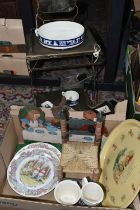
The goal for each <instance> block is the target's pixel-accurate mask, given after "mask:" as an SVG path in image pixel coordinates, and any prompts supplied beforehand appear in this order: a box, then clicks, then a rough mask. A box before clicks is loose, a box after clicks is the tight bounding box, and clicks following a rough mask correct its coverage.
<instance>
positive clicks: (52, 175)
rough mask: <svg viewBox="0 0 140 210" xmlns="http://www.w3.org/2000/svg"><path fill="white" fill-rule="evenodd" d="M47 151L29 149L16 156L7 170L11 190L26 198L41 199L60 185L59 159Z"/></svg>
mask: <svg viewBox="0 0 140 210" xmlns="http://www.w3.org/2000/svg"><path fill="white" fill-rule="evenodd" d="M51 154H52V153H50V155H49V154H47V153H46V150H45V149H38V148H37V149H27V150H24V151H22V152H20V153H19V154H16V155H15V156H14V158H13V159H12V161H11V162H10V164H9V166H8V170H7V180H8V182H9V185H10V186H11V188H12V189H13V190H14V191H15V192H16V193H18V194H20V195H22V196H25V197H40V196H42V195H45V194H47V193H49V192H50V191H51V190H53V189H54V187H55V186H56V184H57V183H58V175H57V168H58V165H59V159H58V157H56V156H53V157H52V155H51Z"/></svg>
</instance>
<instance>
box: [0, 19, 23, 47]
mask: <svg viewBox="0 0 140 210" xmlns="http://www.w3.org/2000/svg"><path fill="white" fill-rule="evenodd" d="M0 41H8V42H11V43H12V44H13V45H14V44H25V38H24V31H23V26H22V20H21V19H5V18H0Z"/></svg>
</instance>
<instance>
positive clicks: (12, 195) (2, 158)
mask: <svg viewBox="0 0 140 210" xmlns="http://www.w3.org/2000/svg"><path fill="white" fill-rule="evenodd" d="M120 103H121V102H120ZM121 105H122V106H125V108H126V101H125V102H124V103H121ZM16 108H17V107H15V109H14V107H12V111H11V118H10V120H9V122H8V123H7V127H6V130H5V136H4V139H3V142H2V143H1V145H0V165H1V170H0V209H1V210H8V209H11V210H12V209H13V210H14V209H20V210H22V209H26V210H31V209H35V210H37V209H40V210H45V209H48V210H51V209H52V210H66V209H67V210H69V209H71V210H75V209H78V208H80V209H83V210H86V209H87V208H89V207H88V206H79V205H74V206H62V205H60V204H58V203H57V202H56V201H55V199H54V194H53V191H51V192H50V193H48V194H46V195H44V196H41V197H39V198H28V197H23V196H21V195H19V194H17V193H16V192H14V191H13V190H12V189H11V187H10V186H9V184H8V181H7V179H6V173H7V167H8V165H9V163H10V161H11V159H12V158H13V156H14V154H15V152H16V147H17V145H18V144H19V143H23V137H22V128H21V126H19V123H20V122H19V117H18V112H17V110H16ZM122 109H124V107H122ZM122 109H121V110H122ZM125 111H126V110H125ZM73 114H74V111H73ZM115 116H116V115H115ZM119 116H120V115H119ZM123 117H124V116H123ZM112 119H113V121H114V122H115V123H114V124H113V125H114V126H115V125H116V124H117V121H118V124H119V123H120V121H121V119H122V118H121V119H119V118H118V117H117V118H116V119H115V117H114V118H112ZM109 120H110V122H111V118H110V119H109ZM23 122H24V121H23ZM108 128H110V130H111V129H113V128H112V127H110V126H109V127H108ZM90 208H92V209H95V210H96V209H102V210H104V209H106V210H112V209H114V208H105V207H90ZM116 209H117V208H116ZM119 209H120V208H119Z"/></svg>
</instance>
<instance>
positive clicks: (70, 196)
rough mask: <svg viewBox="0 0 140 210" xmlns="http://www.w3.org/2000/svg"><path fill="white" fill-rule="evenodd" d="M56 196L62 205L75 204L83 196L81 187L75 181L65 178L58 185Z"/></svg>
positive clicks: (55, 190)
mask: <svg viewBox="0 0 140 210" xmlns="http://www.w3.org/2000/svg"><path fill="white" fill-rule="evenodd" d="M54 197H55V199H56V201H57V202H58V203H60V204H62V205H74V204H75V203H77V202H78V201H79V199H80V197H81V188H80V187H79V185H78V184H77V182H75V181H72V180H63V181H61V182H59V183H58V184H57V185H56V187H55V189H54Z"/></svg>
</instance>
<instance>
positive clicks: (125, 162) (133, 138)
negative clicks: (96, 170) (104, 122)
mask: <svg viewBox="0 0 140 210" xmlns="http://www.w3.org/2000/svg"><path fill="white" fill-rule="evenodd" d="M100 164H101V168H102V173H101V177H100V180H99V182H100V183H101V184H102V185H103V186H104V188H105V199H104V201H103V203H102V205H103V206H106V207H120V208H126V207H127V206H129V204H130V203H131V202H132V201H133V199H134V198H135V196H136V195H137V193H138V192H139V190H140V122H139V121H137V120H134V119H128V120H125V121H124V122H122V123H121V124H120V125H118V126H117V127H116V128H115V129H114V130H113V131H112V132H111V134H110V135H109V137H108V139H107V142H106V143H105V145H104V147H103V149H102V151H101V153H100Z"/></svg>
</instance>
